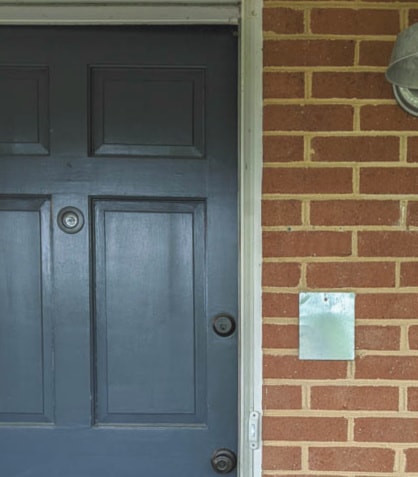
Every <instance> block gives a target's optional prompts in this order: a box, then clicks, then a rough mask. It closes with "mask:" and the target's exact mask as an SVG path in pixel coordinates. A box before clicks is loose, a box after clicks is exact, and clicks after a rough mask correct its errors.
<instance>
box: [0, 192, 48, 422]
mask: <svg viewBox="0 0 418 477" xmlns="http://www.w3.org/2000/svg"><path fill="white" fill-rule="evenodd" d="M48 208H49V201H48V200H46V199H37V198H34V199H0V304H1V308H0V422H9V423H10V422H28V421H30V422H48V421H51V420H53V415H52V414H53V413H52V404H53V403H52V400H53V396H52V383H53V375H52V373H53V369H52V349H51V347H52V329H51V320H50V316H49V301H50V257H49V254H50V232H49V230H50V227H49V211H48Z"/></svg>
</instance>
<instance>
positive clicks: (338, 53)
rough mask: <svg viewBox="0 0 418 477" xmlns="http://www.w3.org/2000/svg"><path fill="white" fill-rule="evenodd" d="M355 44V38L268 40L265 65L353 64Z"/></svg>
mask: <svg viewBox="0 0 418 477" xmlns="http://www.w3.org/2000/svg"><path fill="white" fill-rule="evenodd" d="M354 46H355V41H353V40H332V41H329V40H266V41H265V42H264V49H263V52H264V55H263V56H264V66H352V65H353V64H354ZM392 47H393V43H392Z"/></svg>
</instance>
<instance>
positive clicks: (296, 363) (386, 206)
mask: <svg viewBox="0 0 418 477" xmlns="http://www.w3.org/2000/svg"><path fill="white" fill-rule="evenodd" d="M264 7H265V8H264V39H265V42H264V182H263V192H264V195H263V234H264V239H263V247H264V252H263V253H264V266H263V290H264V298H263V316H264V318H263V320H264V325H263V326H264V343H263V349H264V391H263V392H264V403H263V406H264V422H263V426H264V428H263V438H264V448H263V452H264V457H263V469H264V475H265V476H268V475H271V476H282V477H283V476H286V477H288V476H305V477H307V476H315V477H320V476H321V477H322V476H323V477H325V476H327V477H337V476H339V477H343V476H344V477H348V476H356V477H360V476H364V477H373V476H385V477H388V476H401V475H418V445H417V442H418V414H417V411H418V294H417V292H418V118H413V117H412V116H408V115H407V114H406V113H404V112H403V111H402V110H401V109H400V108H399V107H398V106H397V105H396V103H395V101H394V99H393V96H392V91H391V87H390V85H389V84H388V83H387V82H386V80H385V78H384V72H385V70H386V67H387V65H388V62H389V57H390V53H391V50H392V47H393V44H394V41H395V38H396V34H397V33H398V32H399V31H400V30H402V29H404V28H406V27H407V26H408V25H409V24H412V23H414V22H416V21H418V7H417V4H416V3H415V2H408V1H405V0H403V1H402V0H400V1H398V2H393V1H390V0H386V1H384V0H380V1H379V0H370V1H365V0H364V1H362V0H351V1H350V0H347V1H333V0H323V1H320V0H316V1H315V0H312V1H303V0H293V1H273V0H265V3H264ZM301 290H331V291H354V292H355V293H356V296H357V298H356V360H355V361H354V362H350V361H300V360H298V357H297V353H298V318H297V317H298V293H299V291H301Z"/></svg>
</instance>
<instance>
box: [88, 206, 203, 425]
mask: <svg viewBox="0 0 418 477" xmlns="http://www.w3.org/2000/svg"><path fill="white" fill-rule="evenodd" d="M93 211H94V220H95V227H96V229H95V232H96V236H95V289H96V297H95V303H96V311H95V335H96V350H95V351H96V360H95V363H96V379H97V395H96V399H97V403H96V405H97V412H96V422H98V423H100V422H130V423H132V422H138V423H141V422H142V423H144V422H150V423H177V424H184V423H189V422H199V423H203V422H205V421H204V420H203V419H204V418H203V415H202V413H203V411H204V409H205V407H206V406H205V404H206V403H205V399H206V389H205V388H206V386H205V382H206V379H205V368H206V366H205V363H206V352H205V341H204V339H205V334H206V326H205V320H204V313H205V303H204V288H205V283H204V280H205V274H204V256H205V250H204V248H205V230H204V226H205V217H204V203H203V202H202V201H194V202H191V201H181V202H179V201H170V202H164V201H153V202H148V201H144V200H138V201H132V200H130V201H113V200H104V201H103V200H98V201H97V200H96V201H94V203H93ZM133 363H143V364H142V365H140V366H137V365H134V366H132V364H133ZM151 363H152V366H151Z"/></svg>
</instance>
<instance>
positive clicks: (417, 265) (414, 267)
mask: <svg viewBox="0 0 418 477" xmlns="http://www.w3.org/2000/svg"><path fill="white" fill-rule="evenodd" d="M401 287H418V262H405V263H401Z"/></svg>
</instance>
